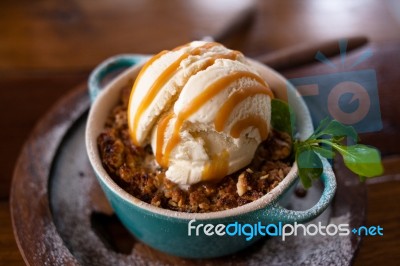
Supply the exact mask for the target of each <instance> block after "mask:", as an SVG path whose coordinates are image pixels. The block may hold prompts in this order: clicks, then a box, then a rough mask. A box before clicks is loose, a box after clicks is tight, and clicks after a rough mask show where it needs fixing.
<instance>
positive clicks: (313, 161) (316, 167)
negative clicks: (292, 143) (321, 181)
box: [296, 147, 323, 188]
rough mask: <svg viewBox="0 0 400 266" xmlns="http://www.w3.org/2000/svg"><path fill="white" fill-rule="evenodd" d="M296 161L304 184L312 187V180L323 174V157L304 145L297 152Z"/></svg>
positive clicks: (306, 186)
mask: <svg viewBox="0 0 400 266" xmlns="http://www.w3.org/2000/svg"><path fill="white" fill-rule="evenodd" d="M296 161H297V166H298V168H299V176H300V180H301V182H302V183H303V186H304V187H305V188H309V187H311V184H312V180H314V179H317V178H319V177H320V176H321V174H322V170H323V167H322V162H321V159H320V158H319V157H318V155H317V154H316V153H315V152H314V151H313V150H311V149H309V148H306V147H304V148H303V149H301V150H300V151H298V152H297V153H296Z"/></svg>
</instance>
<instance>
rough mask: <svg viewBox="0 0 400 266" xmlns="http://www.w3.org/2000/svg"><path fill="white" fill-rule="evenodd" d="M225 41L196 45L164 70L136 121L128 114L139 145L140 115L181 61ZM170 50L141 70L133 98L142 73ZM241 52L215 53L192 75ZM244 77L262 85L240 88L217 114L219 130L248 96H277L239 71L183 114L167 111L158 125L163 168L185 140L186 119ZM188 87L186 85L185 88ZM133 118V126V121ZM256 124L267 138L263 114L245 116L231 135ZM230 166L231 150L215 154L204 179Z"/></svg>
mask: <svg viewBox="0 0 400 266" xmlns="http://www.w3.org/2000/svg"><path fill="white" fill-rule="evenodd" d="M219 45H221V44H219V43H206V44H204V45H202V46H199V47H196V48H194V49H193V50H192V51H190V52H185V53H183V54H182V55H181V56H180V57H179V58H178V59H177V60H175V62H173V63H172V64H171V65H169V66H168V67H167V68H166V69H165V70H164V71H163V72H162V73H161V75H160V76H159V77H158V78H157V79H156V80H155V81H154V83H153V84H152V85H151V87H150V89H149V91H148V92H147V94H146V95H145V97H144V98H143V100H142V102H141V103H140V104H139V106H138V109H137V111H136V114H135V116H134V117H133V120H131V118H130V117H129V113H128V121H129V123H130V124H129V125H130V129H131V130H130V133H131V137H132V140H133V143H134V144H135V145H138V141H137V136H136V133H135V132H136V129H137V126H138V124H139V121H140V118H141V117H142V115H143V113H144V112H145V111H146V110H147V108H148V107H149V106H150V104H151V103H152V102H153V101H154V99H155V97H156V96H157V94H158V92H159V91H160V89H161V88H162V87H163V86H164V85H165V84H166V83H167V82H168V80H170V79H171V77H172V76H173V75H174V74H175V73H176V71H177V70H178V68H179V67H180V64H181V62H182V61H183V60H184V59H186V58H188V57H189V56H191V55H201V54H202V53H203V52H204V50H206V49H210V48H212V47H215V46H219ZM185 47H188V45H183V46H180V47H177V48H175V49H174V50H173V51H177V50H180V49H183V48H185ZM167 52H168V51H163V52H161V53H159V54H157V55H156V56H154V57H153V58H151V59H150V60H149V61H148V62H147V63H146V64H145V65H144V66H143V68H142V70H141V71H140V73H139V75H138V77H137V79H136V81H135V84H134V85H133V88H132V92H131V97H130V99H132V95H133V93H134V91H135V90H136V87H137V84H138V81H139V80H140V78H141V76H142V75H143V73H144V72H145V71H146V70H147V68H148V67H149V66H150V65H151V64H152V63H153V62H154V61H156V60H157V59H158V58H160V57H161V56H162V55H164V54H165V53H167ZM239 55H241V53H240V52H238V51H231V52H230V53H227V54H218V55H214V56H212V57H211V58H209V59H207V60H206V61H205V62H204V64H203V65H202V66H201V67H200V68H199V69H197V70H196V71H195V72H194V73H193V74H192V75H195V74H196V73H197V72H199V71H202V70H205V69H207V68H208V67H209V66H211V65H213V64H214V63H215V61H216V60H217V59H231V60H236V59H237V57H238V56H239ZM241 78H251V79H254V80H256V81H257V82H258V83H259V85H253V86H252V87H249V88H248V89H246V90H239V91H237V92H235V93H234V94H232V95H231V96H230V97H229V98H228V100H227V102H225V103H224V105H223V106H222V107H221V108H220V110H219V111H218V113H217V117H216V119H215V121H214V124H215V127H216V129H217V130H218V131H221V130H223V128H224V125H225V123H226V120H227V119H228V117H229V115H230V114H231V112H232V110H233V109H234V107H235V106H236V105H237V104H238V103H240V102H241V101H243V100H245V99H246V98H248V97H251V96H253V95H256V94H265V95H269V96H270V97H271V98H273V94H272V92H271V90H270V89H269V87H268V85H267V84H266V82H265V81H264V80H263V79H262V78H261V77H260V76H258V75H256V74H254V73H251V72H248V71H235V72H232V73H230V74H229V75H227V76H225V77H223V78H221V79H219V80H217V81H216V82H214V83H213V84H211V85H209V86H208V87H207V88H205V90H204V91H203V92H202V93H201V94H200V95H198V96H197V97H196V98H194V99H193V101H192V102H191V103H190V104H188V105H187V106H186V107H185V108H184V109H183V110H182V111H181V112H180V113H178V114H174V112H173V111H170V112H169V113H167V114H165V115H164V116H163V117H162V118H161V119H160V121H159V123H158V125H157V135H156V146H157V148H156V154H155V157H156V160H157V162H158V163H159V164H160V165H161V166H162V167H168V165H169V157H170V154H171V151H172V150H173V149H174V148H175V147H176V146H177V145H178V144H179V142H180V141H181V138H180V136H179V132H180V130H181V128H182V126H183V124H184V122H185V121H186V120H187V119H188V118H189V117H190V116H191V115H193V114H194V113H195V112H196V111H198V110H199V109H200V108H201V107H202V106H203V105H204V104H206V103H207V102H208V101H209V100H210V99H211V98H212V97H214V96H216V95H217V94H218V93H220V92H221V91H222V90H224V89H225V88H226V87H227V86H230V85H231V84H232V83H233V82H235V81H237V80H238V79H241ZM183 87H184V86H182V88H183ZM173 118H176V120H175V123H174V125H173V132H172V136H171V137H170V138H169V139H168V140H167V143H166V147H165V151H164V152H163V146H164V142H165V133H166V129H167V127H168V124H169V123H170V121H171V119H173ZM131 121H133V125H132V124H131V123H132V122H131ZM250 126H254V127H256V128H257V129H258V130H259V132H260V135H261V137H262V138H263V139H265V138H266V137H267V136H268V126H267V123H266V121H265V120H264V119H262V118H261V117H259V116H255V115H252V116H249V117H247V118H245V119H242V120H240V121H238V122H237V123H235V124H234V125H233V127H232V129H231V132H230V134H231V135H232V137H235V138H237V137H239V136H240V133H241V132H242V131H243V130H244V129H246V128H248V127H250ZM228 166H229V153H228V152H227V151H223V152H222V153H220V154H214V155H212V156H211V161H210V162H208V163H207V164H206V165H205V167H204V170H203V174H202V179H203V180H209V179H214V178H215V177H216V176H217V177H224V176H225V175H226V174H227V172H228Z"/></svg>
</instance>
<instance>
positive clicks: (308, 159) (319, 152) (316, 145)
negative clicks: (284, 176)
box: [271, 99, 383, 188]
mask: <svg viewBox="0 0 400 266" xmlns="http://www.w3.org/2000/svg"><path fill="white" fill-rule="evenodd" d="M274 102H275V103H274ZM271 109H272V120H271V123H272V126H273V127H274V128H275V129H277V130H281V131H285V132H287V133H288V134H290V135H291V136H292V130H293V126H291V127H290V128H288V125H293V124H294V123H293V115H291V114H292V112H290V108H289V107H288V105H287V104H286V103H285V102H282V101H280V100H275V99H274V100H272V102H271ZM276 118H279V119H276ZM288 119H290V121H291V122H290V123H288ZM284 124H286V126H285V125H284ZM345 138H347V140H348V142H350V143H352V144H350V145H346V144H344V140H345ZM358 141H359V138H358V134H357V132H356V131H355V129H354V128H353V127H351V126H346V125H343V124H342V123H340V122H338V121H337V120H330V119H328V118H325V119H323V120H322V121H321V122H320V124H319V126H318V127H317V129H316V130H315V131H314V133H313V134H312V135H311V136H310V137H309V138H308V139H306V140H304V141H300V140H295V141H294V144H293V145H294V149H293V150H294V156H295V159H296V161H297V166H298V169H299V176H300V180H301V182H302V184H303V186H304V187H305V188H309V187H311V185H312V181H313V180H314V179H318V178H319V177H320V176H321V174H322V172H323V165H322V161H321V157H325V158H327V159H334V158H335V156H336V154H340V155H341V156H342V157H343V161H344V164H345V166H346V167H347V168H348V169H350V170H351V171H352V172H354V173H355V174H357V175H358V176H359V178H360V180H361V181H365V180H366V179H367V178H371V177H375V176H379V175H381V174H382V173H383V166H382V161H381V156H380V152H379V151H378V150H377V149H376V148H374V147H371V146H367V145H363V144H358V143H357V142H358ZM320 156H321V157H320Z"/></svg>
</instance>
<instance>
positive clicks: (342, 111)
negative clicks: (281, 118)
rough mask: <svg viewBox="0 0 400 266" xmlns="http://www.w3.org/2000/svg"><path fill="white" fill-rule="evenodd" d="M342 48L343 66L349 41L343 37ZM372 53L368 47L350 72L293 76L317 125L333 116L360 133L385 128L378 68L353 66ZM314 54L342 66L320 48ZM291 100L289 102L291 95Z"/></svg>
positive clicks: (329, 64)
mask: <svg viewBox="0 0 400 266" xmlns="http://www.w3.org/2000/svg"><path fill="white" fill-rule="evenodd" d="M339 48H340V54H341V67H340V68H341V69H345V68H346V48H347V41H340V42H339ZM371 56H372V52H371V50H366V51H365V52H364V53H363V54H362V55H361V56H360V57H359V58H358V59H357V60H356V61H355V62H354V63H353V64H352V65H351V66H350V67H349V69H350V70H349V71H347V72H339V71H338V72H337V73H333V74H325V75H317V76H309V77H303V78H294V79H291V80H290V83H291V84H292V85H293V86H295V87H296V88H297V90H298V92H299V94H300V96H301V97H303V99H304V101H305V102H306V104H307V106H308V108H309V110H310V113H311V116H312V118H313V123H314V125H315V126H316V125H318V124H319V122H320V121H321V120H322V119H324V118H326V117H330V118H332V119H336V120H338V121H339V122H341V123H343V124H345V125H350V126H353V127H354V128H355V129H356V131H357V132H360V133H363V132H373V131H379V130H380V129H382V120H381V113H380V106H379V96H378V88H377V81H376V72H375V70H373V69H365V70H352V69H353V68H354V67H355V66H357V65H359V64H360V63H362V62H363V61H365V60H367V59H368V58H370V57H371ZM315 58H316V59H317V60H319V61H320V62H322V63H323V64H325V65H327V66H329V67H331V68H333V69H337V70H339V66H338V65H335V64H334V63H332V62H331V61H330V60H329V59H328V58H326V57H325V56H324V55H323V54H322V53H321V52H318V53H317V54H316V56H315ZM288 100H289V104H290V101H291V99H290V97H289V99H288ZM292 100H293V99H292Z"/></svg>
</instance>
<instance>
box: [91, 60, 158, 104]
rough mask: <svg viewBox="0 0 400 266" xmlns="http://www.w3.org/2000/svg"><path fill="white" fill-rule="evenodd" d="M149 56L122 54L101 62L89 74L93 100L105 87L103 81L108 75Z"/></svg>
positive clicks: (140, 61)
mask: <svg viewBox="0 0 400 266" xmlns="http://www.w3.org/2000/svg"><path fill="white" fill-rule="evenodd" d="M149 57H150V56H149V55H142V54H122V55H116V56H113V57H110V58H108V59H106V60H105V61H103V62H102V63H101V64H99V65H98V66H97V67H96V68H95V69H94V70H93V71H92V73H91V74H90V76H89V81H88V87H89V96H90V100H91V102H93V101H94V100H95V99H96V97H97V95H98V94H99V93H100V91H101V89H102V88H103V87H104V86H103V85H102V83H103V80H104V78H105V77H106V76H107V75H109V74H111V73H113V72H115V71H117V70H123V69H126V68H129V67H132V66H134V65H137V64H138V63H142V62H143V61H145V60H147V59H148V58H149Z"/></svg>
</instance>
